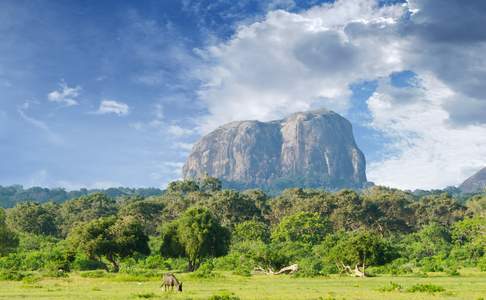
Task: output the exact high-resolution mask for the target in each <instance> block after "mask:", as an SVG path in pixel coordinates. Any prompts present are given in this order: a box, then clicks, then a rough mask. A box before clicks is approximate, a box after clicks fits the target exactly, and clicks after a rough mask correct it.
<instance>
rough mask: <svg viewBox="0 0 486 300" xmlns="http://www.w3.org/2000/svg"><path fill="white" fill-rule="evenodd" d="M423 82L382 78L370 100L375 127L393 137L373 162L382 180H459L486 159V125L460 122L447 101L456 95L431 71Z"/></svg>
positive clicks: (425, 185)
mask: <svg viewBox="0 0 486 300" xmlns="http://www.w3.org/2000/svg"><path fill="white" fill-rule="evenodd" d="M421 79H422V81H421V83H420V84H419V85H418V86H412V87H405V88H403V87H402V88H398V87H393V86H392V85H390V83H389V82H386V81H381V82H380V84H379V88H378V90H377V91H376V92H375V93H374V94H373V96H372V97H371V98H370V99H369V100H368V107H369V109H370V111H371V113H372V115H373V122H372V124H371V126H372V127H374V128H375V129H377V130H379V131H381V132H383V133H384V134H386V135H387V136H388V137H390V138H392V141H393V142H392V143H391V144H389V145H387V146H388V149H387V150H388V151H389V155H388V156H387V157H385V158H384V159H383V161H379V162H374V163H371V164H370V165H369V168H368V177H369V179H370V180H372V181H376V182H377V183H380V184H384V185H388V186H393V187H399V188H406V189H412V190H413V189H416V188H422V189H429V188H443V187H445V186H449V185H457V184H458V183H460V182H461V181H463V180H464V179H465V178H467V177H468V176H469V175H470V174H471V173H472V172H473V171H474V170H477V169H479V168H480V167H482V166H484V165H485V164H486V158H485V155H484V154H485V153H486V126H481V125H468V126H461V127H456V126H452V125H451V124H450V123H449V113H448V112H447V111H446V110H445V109H444V108H443V104H444V103H445V102H447V101H449V99H451V98H454V97H455V96H456V95H455V93H454V91H452V90H451V89H449V88H448V87H447V86H446V85H444V83H443V82H441V81H439V80H438V79H437V78H435V77H434V76H433V75H432V74H423V75H422V77H421Z"/></svg>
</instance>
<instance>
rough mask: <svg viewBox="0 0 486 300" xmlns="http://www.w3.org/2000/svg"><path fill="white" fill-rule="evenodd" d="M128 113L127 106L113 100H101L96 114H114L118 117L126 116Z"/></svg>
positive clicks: (128, 108)
mask: <svg viewBox="0 0 486 300" xmlns="http://www.w3.org/2000/svg"><path fill="white" fill-rule="evenodd" d="M129 112H130V107H129V106H128V105H127V104H125V103H123V102H118V101H115V100H102V101H101V103H100V107H99V108H98V111H97V113H98V114H116V115H119V116H125V115H128V113H129Z"/></svg>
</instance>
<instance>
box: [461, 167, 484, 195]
mask: <svg viewBox="0 0 486 300" xmlns="http://www.w3.org/2000/svg"><path fill="white" fill-rule="evenodd" d="M459 189H460V190H461V191H462V192H463V193H476V192H481V191H484V190H485V189H486V167H485V168H483V169H481V170H479V171H478V172H477V173H476V174H474V175H473V176H471V177H469V178H468V179H466V180H465V181H464V182H463V183H462V184H461V185H460V186H459Z"/></svg>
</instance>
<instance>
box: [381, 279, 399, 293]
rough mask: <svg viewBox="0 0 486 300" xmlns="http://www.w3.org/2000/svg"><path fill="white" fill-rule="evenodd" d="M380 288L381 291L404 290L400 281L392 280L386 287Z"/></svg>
mask: <svg viewBox="0 0 486 300" xmlns="http://www.w3.org/2000/svg"><path fill="white" fill-rule="evenodd" d="M378 290H379V291H380V292H401V291H402V290H403V287H402V286H401V285H400V284H398V283H395V282H393V281H390V283H389V284H387V285H385V286H384V287H382V288H380V289H378Z"/></svg>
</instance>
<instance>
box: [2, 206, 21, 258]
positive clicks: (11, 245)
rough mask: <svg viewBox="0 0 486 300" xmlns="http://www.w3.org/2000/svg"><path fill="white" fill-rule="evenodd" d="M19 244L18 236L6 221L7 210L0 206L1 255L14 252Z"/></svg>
mask: <svg viewBox="0 0 486 300" xmlns="http://www.w3.org/2000/svg"><path fill="white" fill-rule="evenodd" d="M18 245H19V238H18V236H17V235H16V234H15V233H14V232H13V231H11V230H10V229H9V228H8V227H7V224H6V223H5V211H4V210H3V208H0V256H3V255H6V254H8V253H10V252H13V251H14V250H15V249H16V248H17V246H18Z"/></svg>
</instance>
